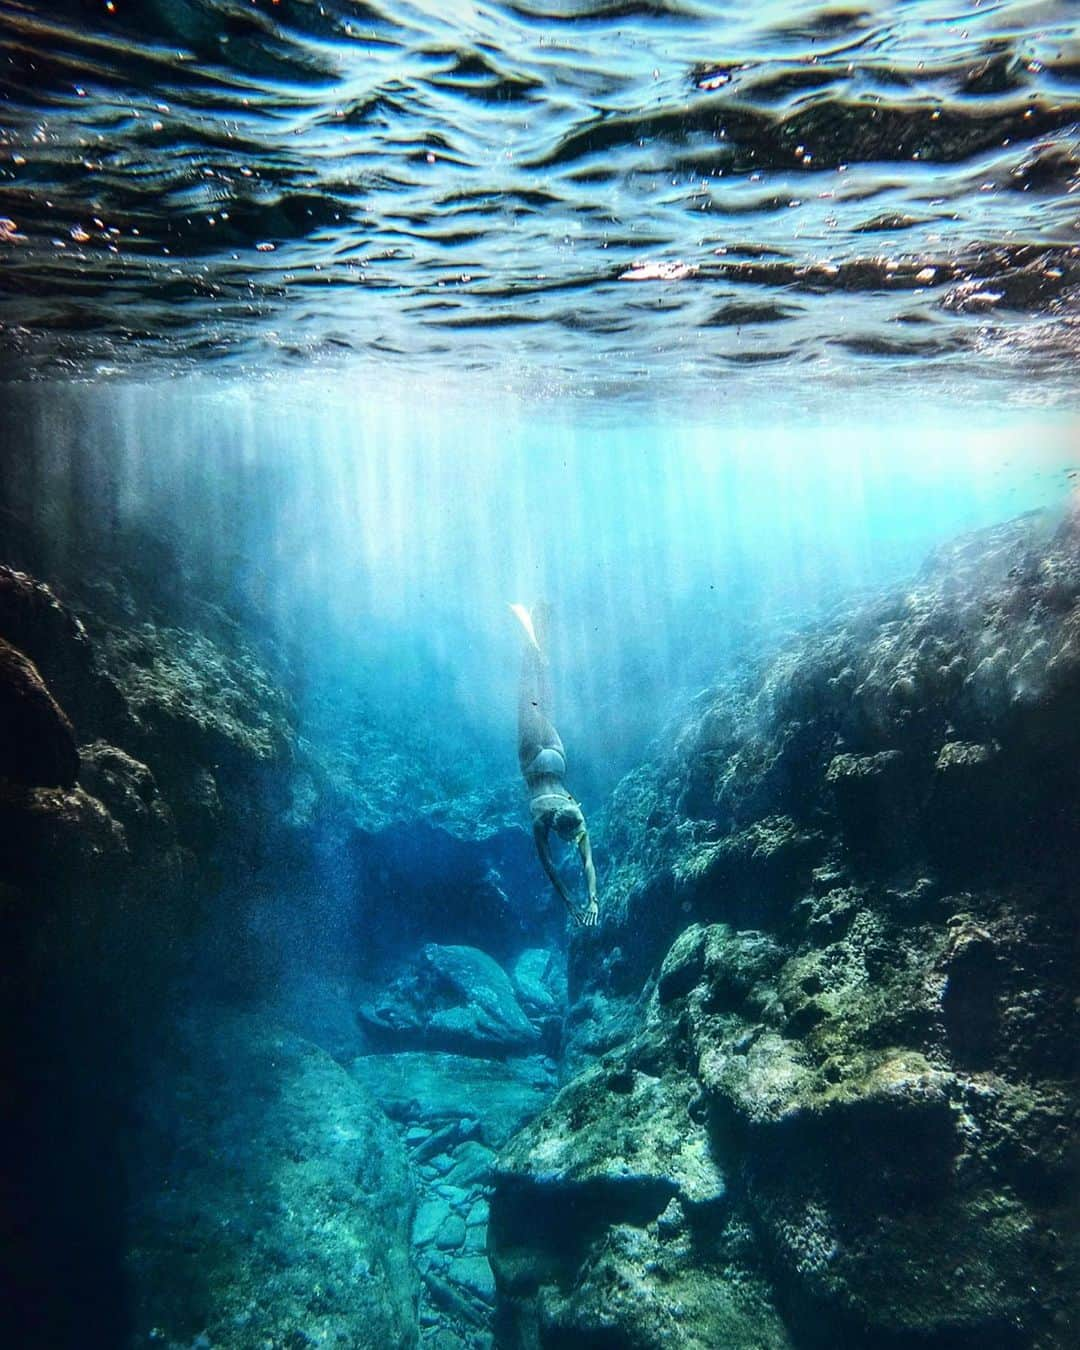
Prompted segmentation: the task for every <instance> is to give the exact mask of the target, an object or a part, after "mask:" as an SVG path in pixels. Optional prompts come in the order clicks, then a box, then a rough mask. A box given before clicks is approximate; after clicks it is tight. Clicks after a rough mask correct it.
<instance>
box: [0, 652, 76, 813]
mask: <svg viewBox="0 0 1080 1350" xmlns="http://www.w3.org/2000/svg"><path fill="white" fill-rule="evenodd" d="M78 772H79V752H78V751H77V750H76V749H75V732H74V731H73V730H72V726H71V723H70V722H69V721H68V718H67V714H66V713H65V712H64V710H63V708H61V707H60V705H59V703H57V701H56V699H54V698H53V696H52V694H50V693H49V690H48V689H47V687H46V685H45V681H44V680H43V679H42V678H41V676H40V674H39V673H38V670H37V667H36V666H35V665H34V663H33V662H32V661H31V660H30V659H29V658H28V657H26V656H24V655H23V654H22V652H20V651H18V650H17V649H16V648H15V647H12V646H11V645H10V643H7V642H5V641H4V640H3V639H2V638H0V779H7V780H8V781H9V782H14V783H21V784H23V785H25V786H28V787H74V785H75V778H76V775H77V774H78Z"/></svg>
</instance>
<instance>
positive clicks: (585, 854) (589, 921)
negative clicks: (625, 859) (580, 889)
mask: <svg viewBox="0 0 1080 1350" xmlns="http://www.w3.org/2000/svg"><path fill="white" fill-rule="evenodd" d="M578 852H579V853H580V854H581V866H582V867H583V868H584V870H585V886H586V889H587V890H588V893H589V903H588V905H587V906H586V907H585V912H584V914H582V915H581V922H582V923H583V924H584V925H585V927H586V928H591V927H592V926H593V925H594V924H596V923H598V922H599V920H600V904H599V902H598V901H597V898H596V868H595V867H594V866H593V860H592V845H591V844H590V843H589V831H588V830H582V832H581V834H580V836H579V837H578Z"/></svg>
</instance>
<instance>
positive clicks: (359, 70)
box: [0, 0, 1080, 402]
mask: <svg viewBox="0 0 1080 1350" xmlns="http://www.w3.org/2000/svg"><path fill="white" fill-rule="evenodd" d="M1078 20H1080V6H1078V5H1077V4H1076V3H1075V0H1042V2H1041V3H1040V2H1039V0H1028V2H1027V3H1023V2H1020V0H1012V2H1010V0H998V2H997V3H990V2H989V0H988V2H987V3H982V4H980V3H977V0H972V2H971V3H966V4H964V3H959V0H953V2H952V3H948V2H947V0H906V2H901V0H862V3H856V2H852V3H837V4H831V5H823V4H813V3H806V2H805V0H771V2H770V3H754V4H748V3H744V2H743V0H739V2H737V3H736V2H730V3H722V2H721V3H684V2H681V0H518V2H517V3H505V4H498V3H475V4H474V3H465V0H414V2H413V3H408V2H407V0H379V3H371V4H368V3H356V2H350V0H322V3H314V2H313V0H280V3H272V2H271V0H257V2H252V0H142V2H141V3H138V4H135V3H125V0H114V2H113V3H92V2H91V0H82V2H81V3H80V2H79V0H58V2H57V3H52V4H49V3H36V2H35V0H5V2H4V3H2V4H0V217H2V218H0V289H2V292H3V297H4V307H3V316H2V322H3V331H2V345H3V353H4V356H5V360H6V362H7V365H8V368H9V369H10V370H13V371H14V372H15V373H16V374H19V375H21V374H25V373H33V372H41V371H51V372H55V371H56V370H58V369H61V368H64V367H68V368H73V369H74V370H76V371H78V372H83V371H89V372H91V373H93V372H95V371H96V372H98V373H101V372H102V371H106V370H110V371H111V370H113V369H121V370H123V369H127V368H129V367H130V366H131V364H132V363H136V364H138V366H139V368H140V369H143V370H145V369H147V368H151V367H153V365H154V364H155V362H157V361H161V360H163V361H164V362H166V363H167V364H168V365H169V366H175V365H176V364H177V363H178V362H183V363H187V362H192V361H196V360H199V361H202V360H205V359H207V358H216V359H219V358H228V359H229V360H230V361H231V363H232V364H233V365H237V364H239V365H242V366H243V367H244V368H245V369H247V368H249V367H251V366H262V365H264V364H265V363H266V362H267V360H268V358H269V359H270V365H271V368H273V367H274V365H275V364H276V363H277V362H279V361H280V360H281V359H282V358H284V359H286V360H287V359H301V360H304V361H310V360H313V359H338V358H339V357H340V356H341V355H342V354H347V353H350V352H352V353H359V354H361V355H366V356H371V355H375V356H376V357H377V358H378V359H380V360H385V361H390V362H393V363H394V364H395V365H398V366H400V365H405V366H406V367H415V368H417V369H421V370H430V369H432V368H443V369H453V370H458V371H460V370H463V369H470V368H480V369H499V370H502V371H506V370H515V371H522V372H531V375H530V378H532V379H537V378H539V379H541V380H543V381H548V382H550V383H552V384H553V385H556V386H557V385H559V384H560V383H572V384H574V385H575V386H577V387H581V386H582V385H583V384H585V385H589V384H592V385H593V386H594V387H596V388H611V387H615V388H623V387H629V386H635V385H636V386H640V384H641V383H642V382H643V381H645V380H646V379H647V380H648V381H649V382H650V383H651V384H652V386H653V388H655V387H656V385H657V383H660V384H662V385H666V386H667V387H671V388H679V389H682V388H684V387H685V385H686V382H687V381H688V380H689V381H690V383H691V387H693V388H697V389H705V388H707V387H711V386H712V385H713V384H714V382H715V381H716V380H718V379H721V378H722V379H728V378H730V377H733V375H734V372H735V370H736V368H738V367H746V366H751V367H756V372H755V373H754V374H753V375H751V372H749V371H743V372H742V375H741V376H740V378H744V379H750V378H754V379H757V380H758V381H759V382H760V384H761V386H763V387H768V385H769V383H770V382H771V381H774V380H775V379H776V377H777V370H776V367H777V366H780V367H787V368H792V367H793V368H795V369H796V371H797V373H798V377H799V379H800V381H803V382H804V383H808V384H812V383H813V382H814V381H815V380H816V379H817V378H818V377H819V376H828V377H830V378H833V379H835V378H836V377H837V375H838V374H839V375H841V376H845V377H847V378H848V379H849V380H850V381H862V380H863V379H864V378H868V377H869V374H870V372H877V373H878V374H879V375H882V374H883V375H884V376H885V378H886V379H892V377H893V375H894V374H895V373H897V372H898V371H899V370H901V369H902V370H904V371H907V372H910V371H912V370H914V371H917V372H929V371H930V370H933V371H934V372H935V375H936V377H940V373H941V372H942V371H944V372H946V373H947V374H948V377H950V378H951V377H952V375H953V374H957V373H960V372H962V373H963V375H964V378H967V377H968V376H969V375H971V374H972V373H975V374H977V375H979V374H982V373H986V372H989V373H992V374H1001V375H1005V376H1006V377H1008V379H1009V381H1010V383H1011V386H1012V387H1013V388H1014V390H1017V391H1026V393H1023V394H1022V396H1023V397H1027V398H1032V397H1036V398H1037V399H1038V400H1039V401H1055V400H1056V401H1059V402H1060V401H1061V400H1062V399H1063V398H1066V397H1067V396H1068V394H1069V391H1070V385H1072V384H1073V382H1074V376H1073V370H1074V365H1075V359H1076V351H1077V346H1078V342H1077V334H1078V327H1077V318H1076V314H1077V310H1076V305H1075V301H1076V296H1077V292H1078V283H1080V235H1078V211H1077V207H1078V204H1080V197H1078V196H1077V194H1076V188H1077V186H1078V183H1080V151H1078V144H1077V136H1078V124H1080V36H1078V30H1077V22H1078ZM763 366H764V367H766V369H764V370H762V369H761V367H763ZM769 367H771V369H769ZM1033 381H1035V383H1033ZM1032 389H1037V394H1034V395H1033V394H1032V393H1031V391H1032Z"/></svg>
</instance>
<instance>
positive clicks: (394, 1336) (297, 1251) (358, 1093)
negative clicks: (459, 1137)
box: [128, 1008, 418, 1350]
mask: <svg viewBox="0 0 1080 1350" xmlns="http://www.w3.org/2000/svg"><path fill="white" fill-rule="evenodd" d="M185 1058H186V1067H185V1068H184V1069H183V1070H182V1071H181V1072H180V1073H179V1075H178V1076H175V1075H173V1074H172V1073H170V1074H168V1076H167V1077H166V1078H165V1080H164V1081H158V1082H157V1083H155V1084H153V1086H152V1087H151V1088H150V1089H149V1090H144V1091H143V1093H142V1094H141V1096H140V1106H141V1110H142V1111H143V1113H144V1123H143V1129H142V1130H141V1131H140V1133H139V1135H138V1137H137V1144H138V1149H139V1156H138V1163H137V1165H136V1167H135V1169H134V1173H133V1177H132V1183H133V1184H132V1195H133V1204H132V1207H131V1225H132V1231H131V1235H130V1245H129V1249H128V1274H129V1279H130V1282H131V1285H132V1288H133V1292H134V1322H135V1325H134V1327H133V1329H132V1339H131V1344H133V1345H134V1344H139V1345H142V1344H154V1343H159V1344H162V1345H176V1346H180V1345H184V1346H188V1345H192V1344H206V1345H214V1346H220V1347H222V1348H223V1350H256V1347H262V1346H265V1345H291V1344H300V1343H301V1340H303V1341H304V1342H306V1343H316V1344H317V1343H328V1344H329V1343H335V1344H343V1345H351V1346H357V1347H370V1350H376V1347H378V1350H382V1348H383V1347H387V1350H405V1347H408V1346H413V1345H415V1344H416V1312H415V1304H416V1298H417V1293H418V1288H417V1281H416V1275H415V1272H414V1270H413V1267H412V1263H411V1261H410V1257H409V1247H408V1243H409V1225H410V1219H411V1215H412V1207H413V1192H412V1184H411V1180H410V1176H409V1168H408V1163H407V1161H406V1156H405V1151H404V1149H403V1147H402V1144H401V1142H400V1140H399V1138H398V1137H397V1134H396V1132H395V1131H394V1129H393V1127H392V1126H391V1125H390V1123H389V1122H388V1121H387V1120H386V1118H385V1116H384V1115H383V1113H382V1111H381V1110H380V1109H379V1108H378V1106H377V1105H376V1104H375V1102H374V1101H373V1100H372V1099H371V1098H370V1096H368V1094H367V1093H366V1092H364V1090H363V1089H362V1088H361V1087H360V1085H359V1084H358V1083H357V1081H356V1080H355V1079H354V1078H350V1076H349V1075H348V1074H347V1073H346V1071H345V1070H344V1069H342V1068H341V1067H340V1066H339V1065H337V1064H335V1063H334V1061H333V1060H332V1059H330V1058H329V1057H328V1056H326V1055H325V1054H323V1053H322V1052H321V1051H319V1050H317V1049H316V1048H315V1047H314V1046H312V1045H311V1044H310V1043H308V1042H306V1041H303V1040H301V1039H300V1038H298V1037H295V1036H292V1035H290V1034H289V1033H286V1032H282V1031H280V1030H279V1029H277V1028H275V1027H274V1026H273V1024H270V1023H266V1022H264V1021H262V1020H261V1019H260V1018H257V1017H253V1016H250V1015H243V1014H233V1013H229V1012H228V1011H226V1010H223V1009H216V1010H215V1009H205V1008H204V1009H202V1010H200V1017H199V1025H198V1026H190V1027H188V1028H187V1030H186V1034H185ZM178 1102H179V1103H181V1104H182V1106H181V1108H180V1109H179V1110H178V1109H177V1103H178ZM300 1328H303V1331H302V1332H301V1331H300Z"/></svg>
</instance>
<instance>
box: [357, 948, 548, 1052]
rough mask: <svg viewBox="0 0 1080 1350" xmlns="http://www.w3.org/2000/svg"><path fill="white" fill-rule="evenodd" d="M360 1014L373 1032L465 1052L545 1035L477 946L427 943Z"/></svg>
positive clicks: (508, 1048) (530, 1044) (526, 1044)
mask: <svg viewBox="0 0 1080 1350" xmlns="http://www.w3.org/2000/svg"><path fill="white" fill-rule="evenodd" d="M360 1016H361V1017H362V1018H363V1021H364V1023H365V1025H366V1026H367V1027H368V1028H369V1029H370V1030H371V1031H372V1032H373V1033H376V1034H381V1035H382V1036H383V1037H385V1038H386V1039H388V1040H391V1041H395V1042H397V1043H399V1044H403V1045H408V1044H414V1045H428V1046H436V1047H443V1048H445V1049H449V1050H460V1051H461V1052H462V1053H465V1054H474V1055H475V1054H481V1055H483V1054H489V1055H504V1054H513V1053H523V1052H527V1051H528V1050H530V1049H535V1048H536V1047H537V1045H538V1043H539V1040H540V1035H539V1032H538V1031H537V1030H536V1028H535V1027H534V1026H533V1025H532V1023H531V1022H530V1021H529V1019H528V1018H527V1017H526V1016H525V1013H524V1012H523V1011H522V1009H521V1005H520V1004H519V1003H518V1001H517V998H516V997H515V995H514V989H513V985H511V983H510V980H509V978H508V976H507V975H506V972H505V971H504V970H503V969H502V967H501V966H500V965H499V964H498V962H496V961H494V960H492V958H491V957H490V956H488V955H487V954H486V953H485V952H482V951H480V950H478V949H477V948H476V947H460V946H440V945H439V944H438V943H433V942H432V943H428V945H427V946H426V947H424V948H423V950H422V951H421V952H420V953H419V955H418V956H417V958H416V959H415V960H414V962H413V963H412V964H411V965H410V966H409V967H407V968H406V970H405V971H404V972H403V973H402V974H401V975H400V976H399V977H398V979H397V980H396V981H395V983H394V985H393V986H392V987H391V988H390V989H389V990H387V992H386V994H385V995H384V996H383V997H382V998H381V999H380V1000H379V1001H378V1003H377V1004H376V1005H374V1006H369V1005H364V1006H362V1007H361V1008H360Z"/></svg>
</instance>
